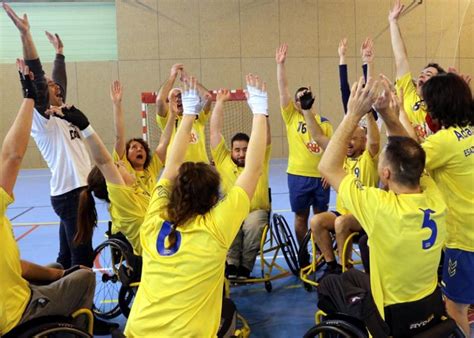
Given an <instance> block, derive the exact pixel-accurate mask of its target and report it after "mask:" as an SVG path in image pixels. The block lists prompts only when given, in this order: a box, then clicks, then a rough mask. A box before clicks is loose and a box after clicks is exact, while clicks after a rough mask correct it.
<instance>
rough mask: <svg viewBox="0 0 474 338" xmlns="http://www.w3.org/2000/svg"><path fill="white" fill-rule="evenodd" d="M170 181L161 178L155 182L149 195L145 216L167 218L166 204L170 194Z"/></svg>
mask: <svg viewBox="0 0 474 338" xmlns="http://www.w3.org/2000/svg"><path fill="white" fill-rule="evenodd" d="M171 188H172V182H171V181H170V180H168V179H165V178H162V179H160V180H159V181H158V183H157V184H156V187H155V189H153V193H152V195H151V200H150V204H149V206H148V212H147V218H148V217H154V216H159V217H160V218H161V219H168V214H167V211H166V210H167V206H168V203H169V200H170V196H171Z"/></svg>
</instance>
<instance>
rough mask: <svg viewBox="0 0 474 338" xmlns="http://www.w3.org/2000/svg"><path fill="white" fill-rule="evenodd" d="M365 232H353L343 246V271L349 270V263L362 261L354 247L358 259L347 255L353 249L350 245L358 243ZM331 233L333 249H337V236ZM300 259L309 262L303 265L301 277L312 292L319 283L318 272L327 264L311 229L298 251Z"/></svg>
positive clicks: (353, 252)
mask: <svg viewBox="0 0 474 338" xmlns="http://www.w3.org/2000/svg"><path fill="white" fill-rule="evenodd" d="M364 234H365V233H364V232H361V233H359V232H353V233H351V234H350V235H349V236H348V237H347V239H346V241H345V242H344V246H343V248H342V257H343V259H342V262H341V265H342V272H345V271H346V270H347V266H348V265H358V264H361V263H362V258H361V254H360V252H359V251H358V250H354V249H352V254H354V255H355V256H357V260H353V259H352V258H349V259H347V258H346V257H347V251H348V250H351V249H350V246H351V245H352V244H353V243H356V244H357V243H358V241H359V238H360V237H361V236H362V235H364ZM330 235H331V238H332V243H333V250H334V251H336V250H337V243H336V236H335V234H334V233H333V232H330ZM308 256H309V261H308ZM336 257H337V254H336ZM298 260H299V261H300V262H301V264H304V262H305V261H306V262H307V264H306V265H305V266H301V269H300V273H299V277H300V279H301V280H302V281H303V285H304V288H305V289H306V290H307V291H308V292H310V291H312V290H313V287H317V286H318V285H319V283H318V282H317V279H316V273H317V272H318V271H319V270H320V269H321V268H323V267H324V265H325V264H326V261H325V260H324V256H323V255H322V254H321V251H320V250H319V248H318V246H317V245H316V242H315V241H314V237H313V234H312V232H311V229H309V230H308V232H307V233H306V235H305V237H304V239H303V242H302V244H301V247H300V250H299V252H298Z"/></svg>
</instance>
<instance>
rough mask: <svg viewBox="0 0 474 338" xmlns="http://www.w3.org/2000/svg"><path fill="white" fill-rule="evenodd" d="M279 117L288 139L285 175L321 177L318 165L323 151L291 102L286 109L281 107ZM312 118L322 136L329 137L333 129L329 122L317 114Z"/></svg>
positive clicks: (301, 115)
mask: <svg viewBox="0 0 474 338" xmlns="http://www.w3.org/2000/svg"><path fill="white" fill-rule="evenodd" d="M281 115H282V116H283V121H284V122H285V125H286V134H287V138H288V152H289V154H288V169H287V173H288V174H292V175H299V176H306V177H321V174H320V173H319V170H318V165H319V161H320V160H321V156H322V154H323V149H322V148H321V147H320V146H319V145H318V144H317V143H316V142H315V141H314V140H313V139H312V138H311V136H310V133H309V130H308V129H307V127H306V121H305V119H304V116H303V114H301V113H300V112H299V111H298V110H297V109H296V106H295V104H294V103H293V101H290V103H289V104H288V106H287V107H282V109H281ZM314 117H315V118H316V123H317V124H319V126H320V127H321V129H322V130H323V132H324V135H326V136H327V137H331V136H332V133H333V129H332V125H331V124H330V123H329V120H327V119H326V118H324V117H321V116H320V115H318V114H316V115H315V116H314Z"/></svg>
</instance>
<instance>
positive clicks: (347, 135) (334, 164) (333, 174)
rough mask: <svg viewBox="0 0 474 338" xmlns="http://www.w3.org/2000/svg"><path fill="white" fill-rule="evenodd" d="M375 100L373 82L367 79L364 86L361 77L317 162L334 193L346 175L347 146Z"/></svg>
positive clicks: (354, 86)
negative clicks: (344, 112)
mask: <svg viewBox="0 0 474 338" xmlns="http://www.w3.org/2000/svg"><path fill="white" fill-rule="evenodd" d="M375 98H376V86H375V85H374V82H373V81H372V80H371V79H369V81H368V82H367V84H366V85H365V86H364V78H363V77H361V78H360V79H359V82H357V83H355V84H354V85H353V86H352V89H351V96H350V98H349V103H348V111H347V114H346V116H344V119H343V120H342V122H341V124H340V125H339V127H338V128H337V129H336V131H335V133H334V135H333V137H332V138H331V141H330V142H329V144H328V146H327V148H326V151H325V152H324V154H323V156H322V158H321V161H320V162H319V171H320V172H321V174H322V175H323V176H324V177H325V178H326V180H327V181H328V182H329V184H330V185H331V186H332V187H333V188H334V189H335V190H336V191H339V185H340V184H341V182H342V180H343V179H344V177H345V176H346V175H347V174H346V172H345V171H344V167H343V166H344V159H345V157H346V152H347V144H348V143H349V141H350V139H351V137H352V134H353V133H354V130H355V129H356V128H357V125H358V123H359V121H360V119H361V118H362V116H364V115H365V114H367V112H369V110H370V108H371V106H372V104H373V103H374V102H375Z"/></svg>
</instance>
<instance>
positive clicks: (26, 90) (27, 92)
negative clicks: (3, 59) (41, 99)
mask: <svg viewBox="0 0 474 338" xmlns="http://www.w3.org/2000/svg"><path fill="white" fill-rule="evenodd" d="M18 73H19V74H20V82H21V87H22V89H23V97H24V98H25V99H33V100H35V101H36V98H37V97H38V92H37V91H36V86H35V83H34V82H33V80H31V78H30V76H29V75H27V76H25V75H23V73H22V72H18Z"/></svg>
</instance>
